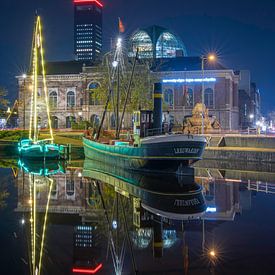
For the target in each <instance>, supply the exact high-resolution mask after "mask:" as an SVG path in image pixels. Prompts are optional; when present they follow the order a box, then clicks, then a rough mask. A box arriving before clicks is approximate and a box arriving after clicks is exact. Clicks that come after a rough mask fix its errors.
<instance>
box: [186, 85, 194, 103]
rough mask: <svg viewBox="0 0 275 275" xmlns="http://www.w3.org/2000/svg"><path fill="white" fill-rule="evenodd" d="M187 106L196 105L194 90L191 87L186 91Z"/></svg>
mask: <svg viewBox="0 0 275 275" xmlns="http://www.w3.org/2000/svg"><path fill="white" fill-rule="evenodd" d="M185 96H186V106H187V107H193V106H194V92H193V90H192V89H191V88H188V89H187V91H186V95H185Z"/></svg>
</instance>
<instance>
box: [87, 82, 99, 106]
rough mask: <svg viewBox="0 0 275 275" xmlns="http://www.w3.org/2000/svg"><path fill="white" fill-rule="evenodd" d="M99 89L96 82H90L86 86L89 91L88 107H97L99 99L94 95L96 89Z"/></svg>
mask: <svg viewBox="0 0 275 275" xmlns="http://www.w3.org/2000/svg"><path fill="white" fill-rule="evenodd" d="M99 87H100V84H99V83H97V82H91V83H90V84H89V85H88V90H89V105H99V104H100V102H99V99H98V95H97V93H96V89H98V88H99Z"/></svg>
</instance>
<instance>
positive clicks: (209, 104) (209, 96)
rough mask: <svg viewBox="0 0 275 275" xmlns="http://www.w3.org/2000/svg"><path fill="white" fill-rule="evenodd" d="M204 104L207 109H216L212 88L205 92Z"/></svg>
mask: <svg viewBox="0 0 275 275" xmlns="http://www.w3.org/2000/svg"><path fill="white" fill-rule="evenodd" d="M204 104H205V106H206V108H213V107H214V91H213V89H211V88H207V89H205V91H204Z"/></svg>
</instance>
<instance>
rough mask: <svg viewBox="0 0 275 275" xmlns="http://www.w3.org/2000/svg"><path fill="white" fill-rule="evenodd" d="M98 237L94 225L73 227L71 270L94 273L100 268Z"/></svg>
mask: <svg viewBox="0 0 275 275" xmlns="http://www.w3.org/2000/svg"><path fill="white" fill-rule="evenodd" d="M99 239H100V237H99V232H98V230H97V226H96V225H95V226H91V225H78V226H75V227H74V248H73V272H78V273H89V274H94V273H96V271H98V270H99V269H101V268H102V263H100V262H99V260H98V258H99V257H100V251H101V247H100V240H99Z"/></svg>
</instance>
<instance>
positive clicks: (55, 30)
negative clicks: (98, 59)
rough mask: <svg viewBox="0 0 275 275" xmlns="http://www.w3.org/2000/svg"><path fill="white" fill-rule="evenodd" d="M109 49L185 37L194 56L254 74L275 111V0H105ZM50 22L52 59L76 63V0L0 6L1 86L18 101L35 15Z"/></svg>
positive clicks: (4, 1)
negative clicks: (120, 36) (135, 40)
mask: <svg viewBox="0 0 275 275" xmlns="http://www.w3.org/2000/svg"><path fill="white" fill-rule="evenodd" d="M102 2H103V4H104V6H105V7H104V29H103V32H104V50H108V49H109V45H110V38H111V37H113V38H114V37H115V35H116V33H117V17H118V16H120V17H121V18H122V20H123V22H124V24H125V27H126V33H125V36H129V35H130V34H131V32H133V31H134V30H135V29H137V28H139V27H145V26H148V25H152V24H157V25H161V26H163V27H167V28H170V29H172V30H173V31H175V32H176V33H177V34H178V35H180V36H181V38H182V40H183V42H184V43H185V46H186V48H187V50H188V54H189V56H192V55H201V54H202V53H207V52H208V51H216V52H218V55H219V62H220V63H222V64H223V65H224V66H227V67H229V68H233V69H235V70H239V69H249V70H250V71H251V74H252V81H255V82H256V83H257V85H258V88H259V89H260V91H261V96H262V105H263V108H262V110H263V112H264V113H265V114H266V113H267V112H269V111H271V110H275V106H274V105H275V20H274V18H275V1H274V0H261V1H258V0H231V1H221V0H208V1H205V0H192V1H185V0H174V1H167V0H166V1H165V0H138V1H134V0H104V1H102ZM36 9H37V10H38V11H39V13H40V14H41V16H42V20H43V23H44V31H45V39H46V44H45V47H46V59H47V60H51V61H53V60H70V59H73V58H74V56H73V4H72V0H25V1H22V0H20V1H19V0H1V1H0V34H1V40H0V60H1V65H0V86H3V87H5V88H7V89H8V90H9V94H10V97H11V98H12V99H14V98H16V97H17V86H16V79H15V75H19V74H22V73H23V72H24V71H25V70H26V68H27V67H28V64H29V55H30V45H31V38H32V29H33V22H34V13H35V10H36Z"/></svg>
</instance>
